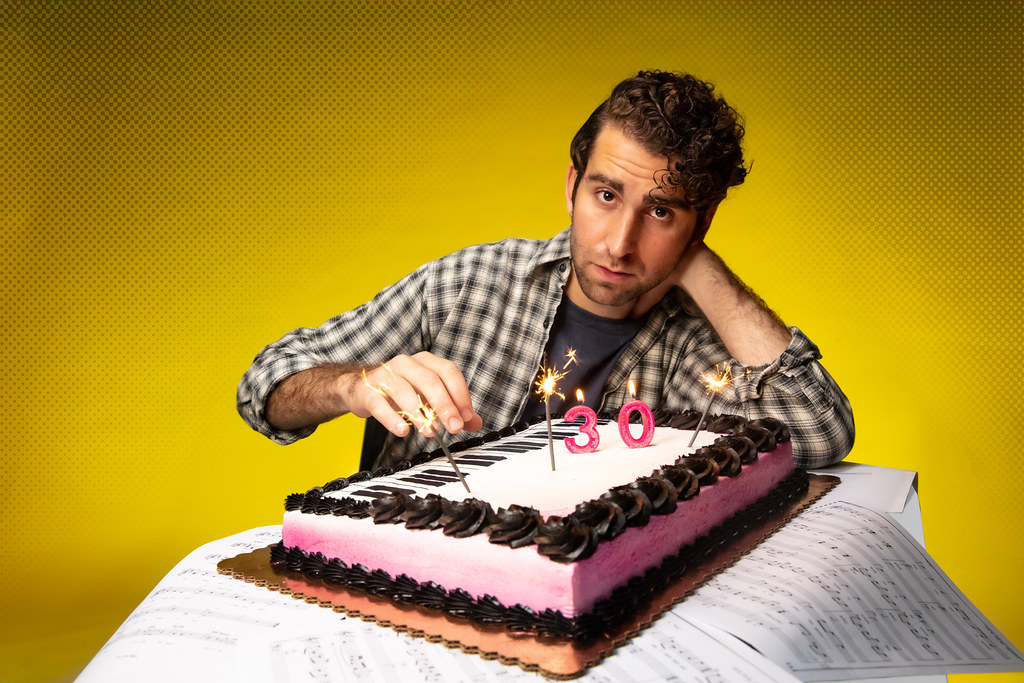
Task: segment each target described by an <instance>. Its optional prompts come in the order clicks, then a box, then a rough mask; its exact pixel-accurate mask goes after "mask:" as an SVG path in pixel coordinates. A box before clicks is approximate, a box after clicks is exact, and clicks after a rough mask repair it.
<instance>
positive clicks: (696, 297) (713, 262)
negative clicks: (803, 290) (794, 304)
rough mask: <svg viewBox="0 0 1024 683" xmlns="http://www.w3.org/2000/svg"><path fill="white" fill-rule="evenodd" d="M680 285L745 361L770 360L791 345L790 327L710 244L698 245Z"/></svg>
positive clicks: (757, 362) (737, 354)
mask: <svg viewBox="0 0 1024 683" xmlns="http://www.w3.org/2000/svg"><path fill="white" fill-rule="evenodd" d="M680 284H681V286H682V287H683V289H684V290H686V292H687V293H688V294H689V295H690V297H691V298H692V299H693V301H694V303H696V304H697V307H698V308H700V310H701V312H702V313H703V314H704V316H705V317H706V318H707V319H708V322H709V323H711V326H712V327H713V328H714V330H715V332H716V333H717V334H718V337H719V338H720V339H721V340H722V343H723V344H725V348H726V349H728V350H729V354H730V355H731V356H732V357H733V358H735V359H736V360H738V361H740V362H741V363H743V364H745V365H762V364H764V363H769V362H771V361H772V360H774V359H775V358H778V357H779V355H780V354H782V352H783V351H785V350H786V347H787V346H789V342H790V339H791V338H792V335H791V334H790V332H789V329H787V328H786V326H785V325H784V324H783V323H782V321H781V320H780V319H779V317H778V316H777V315H775V313H773V312H772V311H771V310H770V309H769V308H768V307H767V306H766V305H765V303H764V301H762V300H761V298H760V297H758V296H757V295H756V294H754V292H752V291H751V290H750V289H749V288H748V287H747V286H746V285H744V284H743V282H741V281H740V279H739V278H738V277H736V275H735V274H733V272H732V271H731V270H729V267H728V266H726V265H725V263H724V262H723V261H722V259H720V258H719V257H718V255H717V254H715V253H714V252H712V251H711V250H710V249H708V248H707V247H706V246H704V245H699V246H697V247H695V248H694V252H693V254H692V255H691V257H690V263H689V265H688V266H687V268H686V270H685V271H684V273H683V274H682V278H681V282H680Z"/></svg>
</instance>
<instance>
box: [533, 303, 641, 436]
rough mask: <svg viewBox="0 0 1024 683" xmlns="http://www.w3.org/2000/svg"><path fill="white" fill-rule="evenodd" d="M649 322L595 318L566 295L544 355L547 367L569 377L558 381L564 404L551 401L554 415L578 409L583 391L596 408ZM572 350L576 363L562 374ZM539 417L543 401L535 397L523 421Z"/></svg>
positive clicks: (555, 398)
mask: <svg viewBox="0 0 1024 683" xmlns="http://www.w3.org/2000/svg"><path fill="white" fill-rule="evenodd" d="M646 321H647V318H646V316H645V317H642V318H638V319H636V320H630V319H628V318H627V319H620V318H604V317H601V316H599V315H594V314H593V313H590V312H589V311H585V310H583V309H582V308H580V307H579V306H577V305H576V304H574V303H573V302H572V301H570V300H569V297H568V296H565V295H563V296H562V303H560V304H559V305H558V310H557V311H556V312H555V320H554V322H553V323H552V324H551V335H550V336H549V338H548V346H547V349H545V352H544V359H545V361H544V362H545V367H548V368H551V369H553V370H556V371H558V372H567V373H568V374H566V376H565V377H563V378H562V379H560V380H559V381H558V387H557V391H558V392H559V393H561V394H564V395H565V400H564V401H563V400H562V397H561V396H558V395H557V394H552V395H551V398H550V399H549V401H548V402H549V405H550V407H551V414H552V415H555V414H558V413H564V412H565V411H566V410H568V409H569V408H571V407H573V406H574V405H576V404H577V403H578V401H577V400H576V390H577V389H582V390H583V397H584V401H583V404H584V405H587V406H590V407H591V408H595V406H597V404H598V403H600V401H601V392H602V390H603V389H604V384H605V382H606V381H607V380H608V375H610V374H611V372H612V368H613V367H615V362H616V361H617V360H618V358H619V356H620V355H621V354H622V352H623V351H624V350H625V348H626V346H627V345H628V344H629V342H630V341H632V339H633V337H635V336H636V334H637V332H639V331H640V329H641V328H642V327H643V326H644V323H645V322H646ZM569 349H575V351H576V362H575V363H569V364H568V366H567V367H565V369H564V370H563V367H564V366H566V362H567V357H566V355H567V353H568V350H569ZM595 409H596V408H595ZM536 415H544V397H543V396H541V395H539V394H536V393H535V394H532V395H531V396H530V399H529V401H527V404H526V410H525V411H524V414H523V417H524V418H527V419H529V418H531V417H534V416H536Z"/></svg>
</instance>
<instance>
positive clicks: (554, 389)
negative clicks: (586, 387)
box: [533, 346, 579, 472]
mask: <svg viewBox="0 0 1024 683" xmlns="http://www.w3.org/2000/svg"><path fill="white" fill-rule="evenodd" d="M578 363H579V361H577V360H576V349H574V348H572V347H571V346H570V347H569V348H568V349H566V351H565V364H564V365H563V366H562V369H561V370H555V369H553V368H546V367H544V366H543V365H541V366H540V372H538V373H537V379H536V381H535V382H534V383H533V385H534V387H536V388H535V390H534V393H536V394H537V395H539V396H543V397H544V414H545V416H546V417H547V421H548V450H549V451H550V452H551V471H552V472H554V471H555V440H554V438H553V437H552V434H551V405H550V403H549V399H550V398H551V395H552V394H554V395H556V396H558V397H559V398H561V399H562V400H563V401H564V400H565V394H562V393H559V391H558V380H560V379H562V378H563V377H565V376H566V375H568V374H569V370H568V368H569V366H570V365H572V364H578Z"/></svg>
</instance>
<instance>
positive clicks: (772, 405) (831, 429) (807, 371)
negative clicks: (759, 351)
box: [730, 327, 855, 468]
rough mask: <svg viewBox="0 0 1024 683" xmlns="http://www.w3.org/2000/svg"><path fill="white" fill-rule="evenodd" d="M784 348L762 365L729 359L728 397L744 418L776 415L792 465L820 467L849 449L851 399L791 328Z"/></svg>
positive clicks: (811, 347)
mask: <svg viewBox="0 0 1024 683" xmlns="http://www.w3.org/2000/svg"><path fill="white" fill-rule="evenodd" d="M789 329H790V332H791V333H792V335H793V336H792V339H791V340H790V343H789V346H788V348H787V349H786V350H785V351H784V352H783V353H782V355H780V356H779V357H778V358H776V359H775V360H774V361H772V362H770V363H767V364H765V365H759V366H746V365H743V364H741V363H739V362H738V361H735V360H734V361H731V364H732V366H733V367H732V375H733V378H734V379H733V384H732V386H731V387H730V389H731V391H730V394H731V395H732V398H733V399H734V400H736V401H738V402H739V403H740V404H741V405H742V406H743V412H744V413H745V414H746V416H747V417H750V418H757V417H775V418H777V419H779V420H782V421H783V422H784V423H786V425H787V426H788V427H789V429H790V432H791V434H792V438H793V454H794V457H795V459H796V462H797V465H798V466H800V467H806V468H815V467H825V466H827V465H832V464H834V463H837V462H839V461H840V460H842V459H843V458H845V457H846V456H847V454H849V452H850V450H851V449H852V448H853V442H854V436H855V428H854V422H853V410H852V408H851V407H850V401H849V400H848V399H847V398H846V395H845V394H844V393H843V391H842V390H841V389H840V388H839V385H838V384H836V382H835V380H834V379H832V376H831V375H829V373H828V372H827V371H826V370H825V368H824V367H822V365H821V363H819V362H818V361H819V360H820V359H821V353H820V352H819V351H818V347H817V346H815V345H814V344H813V343H812V342H811V340H810V339H808V338H807V337H806V335H804V333H803V332H801V331H800V330H799V329H798V328H796V327H791V328H789Z"/></svg>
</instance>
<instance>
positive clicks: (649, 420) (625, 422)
mask: <svg viewBox="0 0 1024 683" xmlns="http://www.w3.org/2000/svg"><path fill="white" fill-rule="evenodd" d="M629 394H630V396H634V397H635V396H636V387H635V386H634V384H633V380H629ZM633 411H636V412H638V413H640V422H641V424H642V426H643V431H642V432H641V433H640V438H639V439H635V438H633V434H632V433H631V432H630V431H629V418H630V416H631V415H632V414H633ZM619 437H621V438H622V443H624V444H626V446H628V447H629V448H646V447H647V446H649V445H651V440H653V439H654V414H653V413H651V409H650V408H648V407H647V404H646V403H644V402H643V401H637V400H633V401H630V402H629V403H627V404H626V405H624V406H622V410H620V411H619Z"/></svg>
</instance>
